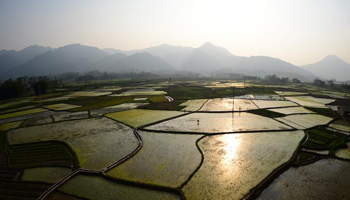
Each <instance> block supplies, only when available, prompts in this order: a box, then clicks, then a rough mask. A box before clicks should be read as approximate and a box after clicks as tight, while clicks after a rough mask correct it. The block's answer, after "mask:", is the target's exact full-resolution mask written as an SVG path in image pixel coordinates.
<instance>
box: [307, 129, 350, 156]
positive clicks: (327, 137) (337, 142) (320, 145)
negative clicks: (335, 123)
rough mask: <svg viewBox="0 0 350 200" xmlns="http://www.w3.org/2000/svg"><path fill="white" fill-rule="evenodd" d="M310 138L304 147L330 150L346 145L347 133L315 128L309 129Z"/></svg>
mask: <svg viewBox="0 0 350 200" xmlns="http://www.w3.org/2000/svg"><path fill="white" fill-rule="evenodd" d="M308 134H309V139H308V140H307V141H306V142H305V144H304V147H305V148H310V149H320V150H330V151H332V152H334V151H335V150H336V149H338V148H341V147H344V145H345V143H346V137H347V136H346V135H345V134H342V133H338V132H333V131H330V130H327V129H325V128H314V129H311V130H309V131H308Z"/></svg>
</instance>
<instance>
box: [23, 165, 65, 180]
mask: <svg viewBox="0 0 350 200" xmlns="http://www.w3.org/2000/svg"><path fill="white" fill-rule="evenodd" d="M70 173H72V169H69V168H65V167H37V168H29V169H25V170H24V171H23V175H22V177H21V180H22V181H41V182H47V183H57V182H59V181H60V180H61V179H62V178H64V177H65V176H67V175H68V174H70Z"/></svg>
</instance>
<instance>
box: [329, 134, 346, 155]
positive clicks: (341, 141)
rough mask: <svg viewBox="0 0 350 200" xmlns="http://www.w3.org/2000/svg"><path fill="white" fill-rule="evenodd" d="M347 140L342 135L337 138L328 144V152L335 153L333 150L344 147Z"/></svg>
mask: <svg viewBox="0 0 350 200" xmlns="http://www.w3.org/2000/svg"><path fill="white" fill-rule="evenodd" d="M348 141H349V140H348V139H347V138H346V137H343V138H341V139H339V140H336V141H334V142H333V143H332V144H331V145H330V146H329V153H330V154H335V152H336V151H337V150H338V149H346V148H347V147H348V145H347V144H346V143H347V142H348Z"/></svg>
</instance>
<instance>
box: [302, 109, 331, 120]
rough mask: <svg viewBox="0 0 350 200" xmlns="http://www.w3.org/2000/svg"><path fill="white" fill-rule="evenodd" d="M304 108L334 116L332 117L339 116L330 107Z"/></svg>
mask: <svg viewBox="0 0 350 200" xmlns="http://www.w3.org/2000/svg"><path fill="white" fill-rule="evenodd" d="M304 108H306V109H308V110H311V111H313V112H315V113H317V114H320V115H324V116H327V117H332V118H335V117H337V115H336V113H335V112H333V111H332V110H331V109H330V108H313V107H304Z"/></svg>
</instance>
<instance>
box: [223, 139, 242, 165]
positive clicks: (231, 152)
mask: <svg viewBox="0 0 350 200" xmlns="http://www.w3.org/2000/svg"><path fill="white" fill-rule="evenodd" d="M223 142H224V144H223V150H224V153H223V156H222V158H221V164H222V166H223V167H225V168H226V170H229V169H231V168H232V167H233V166H232V165H233V161H234V160H235V159H239V158H238V157H237V156H239V155H238V154H237V149H238V147H239V146H240V143H241V137H239V136H236V137H234V138H232V136H231V137H228V135H227V136H226V137H223Z"/></svg>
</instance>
